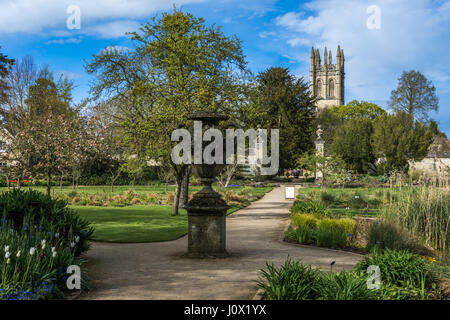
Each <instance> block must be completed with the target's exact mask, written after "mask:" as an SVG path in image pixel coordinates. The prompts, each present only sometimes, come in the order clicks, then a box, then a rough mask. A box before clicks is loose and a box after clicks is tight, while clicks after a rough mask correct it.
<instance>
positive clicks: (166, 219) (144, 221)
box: [63, 186, 272, 242]
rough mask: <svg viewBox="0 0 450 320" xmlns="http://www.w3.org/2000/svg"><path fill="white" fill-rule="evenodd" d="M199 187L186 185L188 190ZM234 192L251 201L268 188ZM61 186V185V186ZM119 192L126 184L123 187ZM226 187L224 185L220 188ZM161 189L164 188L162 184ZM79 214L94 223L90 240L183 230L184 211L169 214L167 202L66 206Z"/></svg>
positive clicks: (159, 236)
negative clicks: (159, 203)
mask: <svg viewBox="0 0 450 320" xmlns="http://www.w3.org/2000/svg"><path fill="white" fill-rule="evenodd" d="M103 188H105V187H86V188H85V191H86V192H89V193H91V194H98V192H99V189H100V190H102V189H103ZM200 188H201V187H198V186H195V187H190V191H191V192H195V191H198V190H199V189H200ZM231 189H232V190H233V191H234V192H247V193H250V194H251V195H252V197H251V201H254V200H256V199H257V198H260V197H262V196H263V195H264V194H265V193H267V192H269V191H270V190H272V188H271V187H266V188H249V187H246V189H245V188H244V187H237V188H235V187H233V188H230V190H231ZM63 190H64V189H63ZM122 190H123V192H126V190H129V187H123V189H122ZM155 190H157V189H156V188H155V187H152V186H149V187H136V189H135V191H136V192H155ZM224 191H226V189H224ZM161 192H162V193H163V192H164V187H162V189H161ZM248 204H250V201H249V200H247V199H245V200H244V201H242V202H241V203H233V205H232V207H231V208H230V209H229V210H228V214H231V213H233V212H235V211H237V210H239V209H241V208H242V207H245V206H247V205H248ZM70 207H71V208H73V209H74V210H76V211H77V212H78V213H79V214H80V216H81V217H83V218H85V219H87V220H88V221H89V222H90V223H91V225H92V226H93V227H94V229H95V231H94V235H93V238H94V240H97V241H106V242H156V241H167V240H175V239H177V238H179V237H181V236H183V235H185V234H186V233H187V214H186V211H185V210H180V215H179V216H175V217H173V216H172V215H171V212H172V207H171V206H170V205H127V206H123V207H112V206H109V207H101V206H70Z"/></svg>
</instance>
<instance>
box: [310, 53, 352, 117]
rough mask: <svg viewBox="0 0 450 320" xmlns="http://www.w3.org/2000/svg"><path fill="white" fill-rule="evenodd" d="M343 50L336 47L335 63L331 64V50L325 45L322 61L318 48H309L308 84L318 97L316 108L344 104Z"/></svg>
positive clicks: (321, 108) (320, 108) (312, 92)
mask: <svg viewBox="0 0 450 320" xmlns="http://www.w3.org/2000/svg"><path fill="white" fill-rule="evenodd" d="M344 60H345V59H344V50H342V49H341V47H340V46H338V48H337V54H336V64H333V61H332V58H331V51H327V48H326V47H325V51H324V55H323V63H322V61H321V60H320V53H319V49H314V47H312V48H311V67H310V85H311V88H310V90H311V94H312V95H314V96H316V97H317V98H318V100H317V109H318V110H319V111H320V110H323V109H325V108H330V107H332V106H337V105H343V104H345V100H344V78H345V73H344Z"/></svg>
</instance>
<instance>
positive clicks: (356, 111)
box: [316, 100, 386, 153]
mask: <svg viewBox="0 0 450 320" xmlns="http://www.w3.org/2000/svg"><path fill="white" fill-rule="evenodd" d="M385 114H386V111H385V110H384V109H383V108H381V107H379V106H378V105H376V104H375V103H371V102H367V101H358V100H352V101H350V102H349V103H347V104H346V105H342V106H334V107H331V108H329V109H325V110H323V111H322V112H321V113H320V114H319V116H318V117H317V120H316V125H320V126H321V128H322V130H323V139H324V140H325V151H326V152H327V153H330V152H332V150H331V146H332V145H333V142H334V138H335V137H337V135H336V131H337V130H338V128H340V127H341V126H343V125H345V123H346V122H347V121H349V120H352V119H370V120H374V119H376V118H378V117H379V116H381V115H385Z"/></svg>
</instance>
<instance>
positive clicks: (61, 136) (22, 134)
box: [2, 109, 89, 195]
mask: <svg viewBox="0 0 450 320" xmlns="http://www.w3.org/2000/svg"><path fill="white" fill-rule="evenodd" d="M83 132H84V127H83V125H82V119H81V118H80V117H77V118H73V117H68V116H67V115H65V114H56V113H54V112H53V110H51V109H50V110H47V111H46V112H45V113H43V114H41V115H40V116H35V115H34V114H33V113H32V112H26V113H25V114H24V115H23V117H22V118H21V122H20V126H19V128H17V132H16V135H15V136H14V137H11V141H10V143H9V144H8V146H7V150H6V152H5V153H4V154H3V155H2V157H4V159H3V161H5V162H8V163H9V164H11V166H10V167H11V169H12V170H15V171H16V175H17V176H18V177H20V178H21V179H24V178H25V177H42V178H45V179H46V180H47V194H48V195H50V191H51V180H52V176H53V175H55V174H61V172H63V171H64V170H66V168H68V167H70V165H71V164H72V163H73V162H74V161H76V159H78V152H79V151H80V149H81V147H82V146H84V147H87V148H88V147H89V145H88V144H86V143H85V141H83V142H82V143H81V141H80V139H78V137H79V134H82V133H83Z"/></svg>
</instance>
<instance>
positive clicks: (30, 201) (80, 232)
mask: <svg viewBox="0 0 450 320" xmlns="http://www.w3.org/2000/svg"><path fill="white" fill-rule="evenodd" d="M0 212H2V213H3V219H5V220H6V221H10V222H11V226H12V227H13V228H15V229H16V230H19V229H21V228H22V227H23V226H25V227H26V228H36V229H38V230H45V231H47V232H49V233H51V234H59V236H60V237H61V238H63V239H65V241H66V242H67V244H68V243H71V242H73V238H74V237H79V241H77V242H76V247H75V251H76V254H78V255H79V254H81V253H82V252H84V251H87V250H88V249H89V240H90V239H91V237H92V233H93V231H94V230H93V229H92V228H91V227H89V222H88V221H87V220H84V219H82V218H80V217H79V216H78V215H77V214H76V212H75V211H73V210H72V209H70V208H68V207H67V204H66V203H65V202H64V201H61V200H53V199H52V198H51V197H49V196H47V195H45V194H43V193H41V192H38V191H34V190H27V191H24V190H18V189H14V190H11V191H8V192H4V193H2V194H0Z"/></svg>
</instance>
